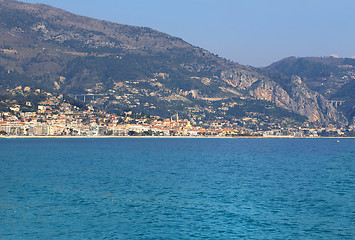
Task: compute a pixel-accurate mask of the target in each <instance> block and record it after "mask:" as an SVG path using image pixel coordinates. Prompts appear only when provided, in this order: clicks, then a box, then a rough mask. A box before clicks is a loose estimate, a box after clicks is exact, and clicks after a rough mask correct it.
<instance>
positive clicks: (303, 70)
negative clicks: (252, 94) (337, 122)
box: [263, 57, 355, 123]
mask: <svg viewBox="0 0 355 240" xmlns="http://www.w3.org/2000/svg"><path fill="white" fill-rule="evenodd" d="M263 70H264V71H266V72H268V73H276V74H283V75H285V76H288V77H290V76H292V75H298V76H300V77H301V78H302V80H303V82H304V83H305V84H306V85H307V87H308V88H310V89H312V90H313V91H315V92H318V93H320V94H322V95H323V96H324V97H325V98H326V99H328V101H330V102H332V103H333V104H335V105H336V106H337V109H338V110H340V111H341V112H342V113H343V114H344V115H345V116H346V117H347V119H348V120H349V122H352V123H355V121H354V118H355V59H354V58H336V57H298V58H296V57H289V58H285V59H282V60H280V61H278V62H275V63H273V64H271V65H270V66H268V67H266V68H264V69H263ZM286 85H287V84H286ZM286 87H287V86H286Z"/></svg>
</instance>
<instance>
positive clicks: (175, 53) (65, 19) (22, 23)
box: [0, 0, 346, 125]
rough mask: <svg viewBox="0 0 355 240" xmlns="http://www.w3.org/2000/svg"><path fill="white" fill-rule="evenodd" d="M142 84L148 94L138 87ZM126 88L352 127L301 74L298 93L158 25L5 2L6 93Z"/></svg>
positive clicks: (0, 33)
mask: <svg viewBox="0 0 355 240" xmlns="http://www.w3.org/2000/svg"><path fill="white" fill-rule="evenodd" d="M161 76H164V77H161ZM141 82H144V84H142V85H144V89H143V88H142V89H139V88H138V85H137V84H138V83H141ZM126 83H127V84H131V83H132V84H133V83H134V84H136V83H137V84H136V85H137V87H134V88H131V89H130V90H129V91H130V93H129V94H130V95H132V96H133V97H132V98H134V96H138V94H139V92H143V93H144V94H146V95H147V96H150V97H146V98H144V101H148V100H149V99H150V98H151V97H153V96H156V98H155V99H153V100H152V101H153V102H154V104H156V103H157V102H159V105H160V106H161V108H166V110H167V111H169V107H171V106H170V105H166V104H167V102H169V103H171V102H173V101H179V100H181V99H186V97H188V95H189V93H192V97H191V99H189V100H188V101H182V103H181V104H183V105H182V106H179V109H181V108H182V109H184V108H185V109H187V108H190V109H192V108H193V107H191V105H193V104H195V105H198V104H200V105H201V106H199V107H198V108H200V109H202V108H207V107H206V106H204V104H208V102H211V101H212V100H213V101H216V102H217V101H220V102H221V101H225V102H229V103H230V104H229V105H233V106H234V105H235V104H234V103H233V101H234V98H240V97H242V98H243V99H246V100H255V99H261V100H266V101H269V102H272V103H275V104H276V106H278V107H280V108H283V109H287V110H289V111H292V112H294V113H298V114H301V115H303V116H306V117H307V118H308V119H309V120H310V121H314V122H317V121H318V122H319V123H325V124H326V123H328V122H336V123H338V124H341V125H342V124H345V123H346V121H344V117H343V116H342V114H340V113H339V112H338V111H337V109H335V108H334V107H333V106H332V105H331V104H330V103H328V102H327V100H326V99H325V98H324V97H323V96H322V95H321V94H319V93H317V92H315V91H311V90H310V89H309V88H308V87H307V86H306V85H305V84H304V83H303V82H302V80H301V79H300V78H298V77H293V78H292V80H290V82H289V83H288V85H287V86H288V87H289V88H290V89H291V90H290V89H286V88H285V86H286V85H285V86H284V85H283V84H281V83H280V82H277V81H275V79H274V78H273V77H270V76H269V75H268V74H266V73H265V72H262V71H259V70H256V69H253V68H249V67H246V66H242V65H240V64H237V63H234V62H231V61H228V60H226V59H223V58H220V57H218V56H216V55H214V54H212V53H210V52H208V51H206V50H204V49H201V48H198V47H195V46H192V45H191V44H189V43H187V42H185V41H183V40H182V39H180V38H177V37H172V36H169V35H167V34H165V33H161V32H158V31H156V30H153V29H150V28H144V27H135V26H129V25H122V24H116V23H112V22H107V21H100V20H95V19H92V18H88V17H82V16H78V15H74V14H71V13H69V12H66V11H63V10H60V9H56V8H53V7H50V6H47V5H38V4H25V3H21V2H18V1H14V0H0V91H1V90H4V89H6V88H8V87H16V86H19V85H27V86H30V87H37V88H43V89H46V90H48V91H56V92H61V93H65V94H75V93H80V94H83V93H87V92H88V91H90V93H92V92H100V93H101V94H103V93H104V94H105V93H107V92H108V91H109V90H113V89H114V88H115V86H124V85H125V84H126ZM105 91H106V92H105ZM159 91H160V92H161V93H159ZM186 93H187V94H186ZM169 94H170V95H169ZM163 95H164V96H163ZM116 97H117V96H116ZM166 99H169V101H166ZM201 101H205V102H202V103H201ZM187 103H188V104H190V105H186V104H187ZM147 104H148V105H149V106H151V105H152V104H151V103H150V102H147ZM179 104H180V103H179ZM184 104H185V105H184ZM131 105H134V104H131ZM156 105H157V104H156ZM208 108H212V109H210V110H208V111H209V113H211V112H212V113H213V112H217V111H216V109H213V108H214V106H208ZM223 108H225V107H223ZM218 117H220V116H218Z"/></svg>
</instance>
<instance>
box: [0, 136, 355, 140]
mask: <svg viewBox="0 0 355 240" xmlns="http://www.w3.org/2000/svg"><path fill="white" fill-rule="evenodd" d="M115 138H117V139H120V138H142V139H144V138H146V139H149V138H156V139H173V138H177V139H184V138H185V139H355V137H293V136H236V137H229V136H0V139H115Z"/></svg>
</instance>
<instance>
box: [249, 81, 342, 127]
mask: <svg viewBox="0 0 355 240" xmlns="http://www.w3.org/2000/svg"><path fill="white" fill-rule="evenodd" d="M291 89H292V90H291V94H289V93H287V92H286V91H285V90H284V89H282V88H281V87H280V86H279V85H278V84H277V83H275V82H272V81H270V80H264V81H260V82H259V83H258V85H257V87H256V88H254V89H253V90H251V91H250V94H251V95H252V96H254V97H256V98H259V99H263V100H266V101H270V102H274V103H275V104H276V105H277V106H279V107H282V108H285V109H288V110H290V111H292V112H296V113H299V114H300V115H303V116H306V117H307V118H308V119H309V121H312V122H327V123H329V122H338V123H339V124H341V125H346V124H347V120H346V119H345V117H344V116H343V115H342V114H341V113H339V112H338V111H337V110H336V109H335V107H334V106H333V105H332V104H331V103H329V101H328V100H327V99H325V98H324V97H323V96H322V95H321V94H319V93H317V92H314V91H312V90H310V89H309V88H308V87H307V86H306V84H304V83H303V82H302V80H301V78H300V77H298V76H292V79H291Z"/></svg>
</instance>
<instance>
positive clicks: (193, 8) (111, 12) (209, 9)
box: [22, 0, 355, 67]
mask: <svg viewBox="0 0 355 240" xmlns="http://www.w3.org/2000/svg"><path fill="white" fill-rule="evenodd" d="M22 1H23V2H28V3H44V4H48V5H51V6H54V7H58V8H61V9H64V10H67V11H69V12H72V13H76V14H79V15H84V16H88V17H93V18H96V19H102V20H108V21H112V22H116V23H121V24H129V25H135V26H144V27H150V28H153V29H155V30H158V31H161V32H165V33H168V34H170V35H172V36H175V37H180V38H182V39H184V40H185V41H187V42H189V43H191V44H193V45H195V46H198V47H201V48H204V49H206V50H208V51H210V52H212V53H214V54H217V55H219V56H221V57H224V58H226V59H229V60H232V61H235V62H237V63H240V64H244V65H250V66H255V67H261V66H267V65H269V64H271V63H272V62H275V61H278V60H281V59H282V58H285V57H289V56H296V57H303V56H318V57H323V56H330V55H334V56H339V57H353V56H355V0H22Z"/></svg>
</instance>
